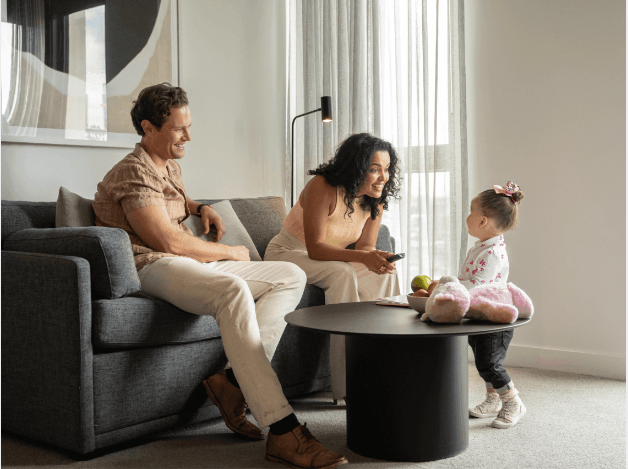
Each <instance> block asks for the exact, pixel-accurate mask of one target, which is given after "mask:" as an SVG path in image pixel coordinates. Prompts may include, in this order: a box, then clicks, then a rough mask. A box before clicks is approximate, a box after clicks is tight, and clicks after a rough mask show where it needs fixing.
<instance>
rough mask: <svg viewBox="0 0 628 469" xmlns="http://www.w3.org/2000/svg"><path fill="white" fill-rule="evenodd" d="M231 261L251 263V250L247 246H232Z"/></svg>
mask: <svg viewBox="0 0 628 469" xmlns="http://www.w3.org/2000/svg"><path fill="white" fill-rule="evenodd" d="M230 251H231V254H232V258H231V260H234V261H250V260H251V256H250V254H249V250H248V249H247V248H246V247H245V246H231V249H230Z"/></svg>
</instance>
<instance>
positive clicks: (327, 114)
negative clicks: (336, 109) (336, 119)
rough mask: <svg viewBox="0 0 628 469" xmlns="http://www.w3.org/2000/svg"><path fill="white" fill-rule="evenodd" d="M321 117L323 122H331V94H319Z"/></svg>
mask: <svg viewBox="0 0 628 469" xmlns="http://www.w3.org/2000/svg"><path fill="white" fill-rule="evenodd" d="M321 114H322V116H321V118H322V120H323V122H331V121H332V119H331V96H321Z"/></svg>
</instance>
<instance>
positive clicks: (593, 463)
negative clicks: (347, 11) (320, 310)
mask: <svg viewBox="0 0 628 469" xmlns="http://www.w3.org/2000/svg"><path fill="white" fill-rule="evenodd" d="M509 373H510V374H511V377H512V379H513V381H514V382H515V385H516V386H517V388H518V389H519V391H520V396H521V398H522V399H523V401H524V403H525V405H526V407H527V409H528V413H527V415H526V416H525V417H524V418H523V419H522V420H521V422H520V423H519V424H518V425H517V426H516V427H514V428H512V429H509V430H498V429H494V428H492V427H491V426H490V419H486V420H479V419H471V420H470V422H469V426H470V432H469V448H468V449H467V450H466V451H465V452H464V453H463V454H461V455H458V456H456V457H454V458H449V459H445V460H441V461H433V462H429V463H420V464H419V463H414V464H413V463H392V462H385V461H379V460H374V459H369V458H365V457H362V456H359V455H357V454H355V453H353V452H352V451H350V450H349V449H348V448H347V441H346V434H345V410H344V407H335V406H332V405H331V400H330V397H329V394H327V393H319V394H315V395H310V396H306V397H303V398H300V399H294V400H292V401H291V403H292V404H293V406H294V408H295V411H296V413H297V416H298V417H299V419H300V420H301V422H307V423H308V427H309V428H310V429H311V430H312V432H313V434H314V435H315V436H316V437H317V438H318V439H319V440H320V441H321V442H322V443H323V444H325V445H327V446H328V447H329V448H331V449H332V450H334V451H336V452H338V453H341V454H344V455H345V456H346V457H347V458H348V459H349V462H350V466H351V467H355V468H358V467H359V468H391V467H412V468H429V469H432V468H484V467H486V468H496V469H498V468H543V469H549V468H561V469H564V468H586V469H589V468H625V467H626V383H625V382H624V381H613V380H607V379H601V378H595V377H590V376H583V375H575V374H569V373H560V372H554V371H543V370H534V369H530V368H510V369H509ZM483 386H484V385H483V382H482V380H481V379H480V378H479V377H478V375H477V372H476V371H475V368H473V367H472V366H470V368H469V388H470V389H469V403H470V404H471V405H472V406H473V405H475V404H477V403H479V402H481V401H482V399H483V396H484V388H483ZM418 418H420V416H419V417H418ZM264 444H265V442H263V441H260V442H249V441H245V440H243V439H241V438H239V437H237V436H235V435H234V434H233V433H231V432H230V431H229V430H228V429H227V427H225V425H224V424H223V423H222V422H221V421H213V422H211V423H209V422H205V423H201V424H195V425H192V426H189V427H186V428H183V429H178V430H176V431H170V432H163V433H160V434H157V435H153V436H152V437H150V438H143V439H140V440H135V441H133V442H131V443H129V444H124V445H118V446H115V447H112V448H109V449H107V450H105V451H99V452H98V453H96V457H94V458H93V459H91V460H86V461H76V460H73V459H71V457H70V455H69V453H68V452H66V451H64V450H60V449H57V448H55V447H52V446H49V445H43V444H40V443H37V442H35V441H33V440H28V439H25V438H22V437H19V436H17V435H13V434H10V433H7V432H3V434H2V466H3V467H7V468H13V467H15V468H19V469H26V468H30V467H33V468H64V467H72V468H75V469H83V468H112V469H113V468H122V469H124V468H178V467H181V468H183V467H190V468H249V467H251V468H254V467H259V468H267V469H272V468H280V467H284V466H280V465H278V464H274V463H270V462H267V461H265V460H264ZM345 467H349V466H345Z"/></svg>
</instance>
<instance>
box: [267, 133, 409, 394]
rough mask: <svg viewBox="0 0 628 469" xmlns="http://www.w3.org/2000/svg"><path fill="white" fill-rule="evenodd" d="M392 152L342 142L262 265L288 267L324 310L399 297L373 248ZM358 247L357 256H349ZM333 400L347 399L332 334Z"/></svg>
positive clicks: (340, 350)
mask: <svg viewBox="0 0 628 469" xmlns="http://www.w3.org/2000/svg"><path fill="white" fill-rule="evenodd" d="M397 164H398V159H397V154H396V152H395V149H394V148H393V147H392V145H391V144H390V143H388V142H386V141H384V140H381V139H379V138H376V137H373V136H372V135H370V134H366V133H362V134H355V135H352V136H350V137H349V138H347V139H346V140H345V141H344V142H343V143H342V144H341V145H340V146H339V147H338V150H337V151H336V155H335V156H334V158H332V159H331V161H329V162H328V163H324V164H322V165H320V166H319V167H318V168H317V169H314V170H311V171H309V172H308V174H312V175H315V176H316V177H314V178H313V179H312V180H311V181H309V182H308V184H307V185H306V186H305V188H304V189H303V191H302V192H301V195H300V196H299V199H298V201H297V203H296V205H295V206H294V207H292V210H290V213H289V214H288V216H287V217H286V219H285V221H284V223H283V227H282V229H281V231H280V232H279V234H278V235H277V236H275V237H274V238H273V239H272V240H271V241H270V243H269V244H268V247H267V248H266V254H265V256H264V260H268V261H289V262H293V263H295V264H296V265H298V266H299V267H301V269H303V271H305V273H306V274H307V281H308V283H310V284H312V285H316V286H317V287H320V288H322V289H323V290H324V291H325V304H337V303H349V302H357V301H370V300H376V299H378V298H381V297H385V296H392V295H398V294H399V280H398V278H397V274H396V272H395V266H394V264H392V263H390V262H388V261H386V258H388V257H390V256H391V255H392V253H390V252H385V251H379V250H377V249H376V248H375V243H376V241H377V233H378V231H379V225H380V222H381V219H382V214H383V212H384V210H387V209H388V198H389V197H395V196H396V195H397V192H398V191H399V180H398V177H397V173H398V167H397ZM352 243H355V249H354V250H350V249H346V247H347V246H349V245H350V244H352ZM330 365H331V376H332V398H333V399H334V400H335V401H337V400H338V399H341V398H345V397H346V395H347V392H346V381H345V379H346V377H345V342H344V336H339V335H331V343H330Z"/></svg>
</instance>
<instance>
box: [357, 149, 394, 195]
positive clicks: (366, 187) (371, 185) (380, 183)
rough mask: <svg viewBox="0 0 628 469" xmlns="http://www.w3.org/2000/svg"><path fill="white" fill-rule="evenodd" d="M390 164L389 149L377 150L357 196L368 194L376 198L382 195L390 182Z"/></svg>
mask: <svg viewBox="0 0 628 469" xmlns="http://www.w3.org/2000/svg"><path fill="white" fill-rule="evenodd" d="M389 166H390V155H389V154H388V152H387V151H382V150H380V151H377V152H375V154H374V155H373V158H372V159H371V166H370V167H369V169H368V171H367V173H366V178H365V180H364V182H362V184H360V187H359V188H358V193H357V196H358V197H360V196H362V195H368V196H369V197H373V198H374V199H379V198H380V197H381V196H382V191H383V190H384V185H385V184H386V182H388V168H389Z"/></svg>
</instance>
